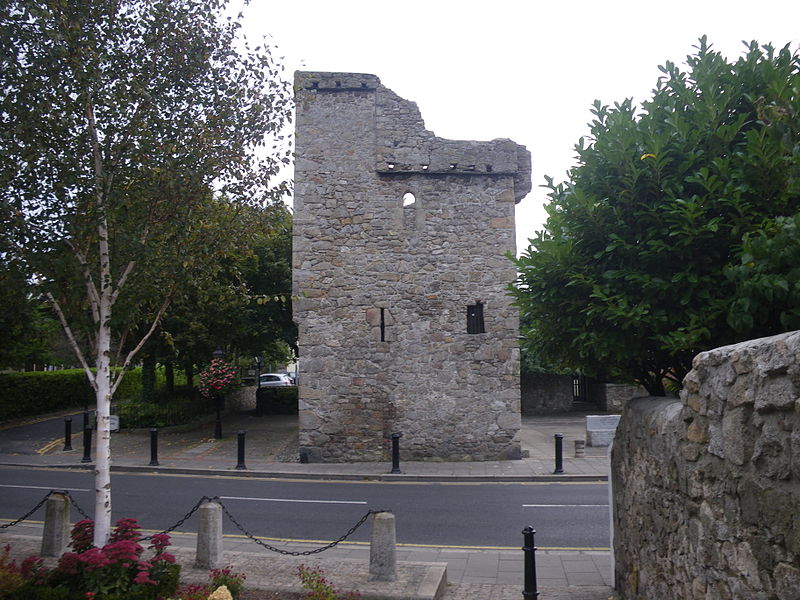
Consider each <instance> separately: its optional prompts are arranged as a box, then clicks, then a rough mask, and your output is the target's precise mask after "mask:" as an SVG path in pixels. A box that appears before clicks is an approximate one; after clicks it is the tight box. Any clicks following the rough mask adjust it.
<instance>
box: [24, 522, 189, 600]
mask: <svg viewBox="0 0 800 600" xmlns="http://www.w3.org/2000/svg"><path fill="white" fill-rule="evenodd" d="M139 529H140V527H139V525H137V523H136V519H121V520H119V521H117V524H116V526H115V527H114V530H113V532H112V534H111V536H110V539H109V542H108V544H106V545H105V546H103V547H102V548H95V547H93V546H92V536H93V533H94V531H93V530H94V523H93V522H92V521H90V520H88V519H85V520H83V521H79V522H77V523H76V524H75V525H74V526H73V529H72V538H71V543H70V548H71V549H72V552H66V553H64V554H63V555H62V556H61V558H60V559H59V561H58V565H57V566H56V568H55V569H53V570H52V571H49V572H45V571H44V569H43V568H42V566H41V560H40V559H38V558H37V557H35V556H34V557H30V558H28V559H26V561H25V562H24V563H23V564H22V569H21V571H22V575H23V577H25V579H26V580H27V581H26V583H25V585H24V587H25V589H24V590H23V591H24V594H23V596H24V597H25V598H26V600H28V599H31V600H33V599H36V598H39V597H42V598H44V597H47V598H50V597H58V598H63V599H65V600H67V599H68V600H72V599H73V598H74V599H81V600H84V599H90V600H91V599H96V600H123V599H124V600H157V599H159V598H166V597H169V596H171V595H172V594H173V593H174V592H175V590H176V589H177V587H178V581H179V577H180V565H177V564H175V557H174V556H173V555H172V554H169V553H168V552H166V548H167V546H169V536H168V535H166V534H157V535H154V536H153V537H152V538H151V540H150V545H149V550H150V553H151V554H152V555H151V556H150V557H149V558H145V557H144V556H143V555H144V548H143V547H142V545H141V544H139V541H140V540H141V535H140V533H139ZM53 588H56V589H58V590H59V593H57V595H56V596H52V594H53V592H52V589H53ZM47 589H50V590H51V591H50V592H47V591H46V590H47ZM20 597H22V596H20Z"/></svg>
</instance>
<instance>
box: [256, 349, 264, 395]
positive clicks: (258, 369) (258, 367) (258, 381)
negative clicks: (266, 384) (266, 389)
mask: <svg viewBox="0 0 800 600" xmlns="http://www.w3.org/2000/svg"><path fill="white" fill-rule="evenodd" d="M255 360H256V388H257V389H260V388H261V365H262V364H263V363H262V362H261V357H260V356H256V359H255Z"/></svg>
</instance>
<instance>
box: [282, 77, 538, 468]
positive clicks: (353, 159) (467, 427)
mask: <svg viewBox="0 0 800 600" xmlns="http://www.w3.org/2000/svg"><path fill="white" fill-rule="evenodd" d="M296 84H297V85H296V90H297V92H296V105H297V119H296V155H297V159H296V164H295V198H294V209H295V220H294V238H293V277H294V280H293V286H294V295H295V296H297V297H298V299H297V301H296V302H295V303H294V310H295V320H296V321H297V323H298V330H299V346H300V369H301V378H300V381H301V385H300V449H301V452H302V453H305V454H306V456H307V457H308V459H309V460H311V461H350V460H382V459H386V457H387V456H388V450H389V435H390V434H391V432H394V431H402V432H403V433H404V437H403V441H402V444H401V448H402V455H403V456H404V457H405V458H414V459H432V460H436V459H439V460H492V459H498V458H513V457H519V455H520V448H519V442H518V440H517V437H516V436H517V431H518V429H519V425H520V407H519V403H520V401H519V349H518V346H517V336H518V317H517V312H516V310H515V309H514V308H513V307H512V306H511V303H510V299H509V297H508V295H507V293H506V286H507V284H508V283H509V282H511V281H513V280H514V278H515V270H514V266H513V264H512V263H511V261H509V260H508V259H507V258H506V253H508V252H511V253H514V251H515V233H514V205H515V202H517V201H518V200H519V199H521V198H522V197H523V196H524V195H525V194H526V193H527V192H528V191H529V190H530V154H529V153H528V151H527V150H526V149H525V148H524V147H523V146H520V145H518V144H516V143H514V142H513V141H511V140H493V141H490V142H474V141H453V140H445V139H442V138H439V137H436V136H435V135H434V134H433V133H432V132H431V131H428V130H427V129H426V128H425V124H424V122H423V120H422V117H421V115H420V111H419V109H418V108H417V105H416V104H414V103H413V102H410V101H408V100H405V99H403V98H401V97H400V96H398V95H397V94H395V93H394V92H392V91H391V90H389V89H388V88H386V87H385V86H383V85H381V84H380V80H379V79H378V78H377V77H375V76H374V75H366V74H358V73H302V72H299V73H297V74H296Z"/></svg>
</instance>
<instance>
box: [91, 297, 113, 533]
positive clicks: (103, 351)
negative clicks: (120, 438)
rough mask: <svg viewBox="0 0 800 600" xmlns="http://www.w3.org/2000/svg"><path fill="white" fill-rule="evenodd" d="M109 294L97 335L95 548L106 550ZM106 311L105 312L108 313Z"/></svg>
mask: <svg viewBox="0 0 800 600" xmlns="http://www.w3.org/2000/svg"><path fill="white" fill-rule="evenodd" d="M108 295H109V294H108V293H105V292H104V293H102V294H101V309H100V314H101V319H102V321H101V324H100V327H99V328H98V336H97V362H96V366H97V374H96V375H95V380H96V382H97V387H96V390H95V394H96V398H97V432H96V436H95V459H94V465H95V467H94V488H95V489H94V492H95V495H94V545H95V546H97V547H98V548H102V547H103V546H104V545H105V544H106V543H107V542H108V536H109V533H110V532H111V432H110V429H109V425H110V423H109V422H110V419H109V414H110V412H111V369H110V363H111V359H110V356H111V327H110V325H109V323H108V319H109V318H110V317H111V310H110V308H111V307H110V306H106V307H103V306H102V305H103V304H106V305H107V304H108ZM104 309H105V310H104Z"/></svg>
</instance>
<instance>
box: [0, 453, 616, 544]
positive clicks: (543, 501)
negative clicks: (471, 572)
mask: <svg viewBox="0 0 800 600" xmlns="http://www.w3.org/2000/svg"><path fill="white" fill-rule="evenodd" d="M50 489H68V490H69V491H70V493H71V495H72V496H73V498H74V499H75V500H76V502H77V503H78V504H79V505H80V506H81V507H82V508H83V509H84V510H85V511H86V512H88V513H89V514H90V515H91V514H92V512H93V498H94V491H93V490H94V487H93V475H92V474H91V473H88V472H85V471H64V470H55V469H53V470H47V469H23V468H16V467H0V519H9V520H10V519H15V518H17V517H19V516H21V515H23V514H25V513H26V512H27V511H28V510H30V509H31V508H32V507H33V506H34V505H35V504H36V503H37V502H38V501H39V500H40V499H41V498H42V496H43V495H44V494H46V493H47V491H48V490H50ZM202 496H220V498H221V499H222V502H223V503H224V505H225V506H226V507H227V508H228V510H229V511H230V512H231V513H232V514H233V516H234V517H235V518H236V519H237V520H238V521H239V522H240V523H241V524H242V525H243V526H244V527H245V528H246V529H247V530H248V531H249V532H250V533H252V534H253V535H258V536H265V537H271V538H284V539H294V540H333V539H336V538H338V537H339V536H340V535H342V534H343V533H345V532H346V531H347V530H348V529H349V528H350V527H351V526H352V525H353V524H354V523H355V522H356V521H358V520H359V518H360V517H361V516H362V515H363V514H364V513H365V512H366V511H367V510H369V509H376V510H377V509H387V510H392V511H393V512H394V514H395V516H396V518H397V541H398V542H399V543H407V544H415V545H434V546H478V547H513V548H518V547H519V546H520V545H521V544H522V535H521V530H522V529H523V527H525V526H528V525H531V526H533V527H534V528H535V529H536V531H537V535H536V544H537V546H539V547H540V548H607V547H608V546H609V525H608V520H609V516H608V515H609V509H608V491H607V486H606V484H605V483H416V482H415V483H407V482H402V483H401V482H391V483H390V482H330V481H296V480H284V479H280V480H279V479H257V478H248V477H234V476H218V477H217V476H203V477H198V476H180V475H167V474H133V473H131V474H123V473H119V474H113V475H112V503H113V519H114V520H116V519H119V518H123V517H135V518H136V519H137V520H138V521H139V523H140V525H141V526H142V527H143V528H145V529H151V530H162V529H166V528H168V527H170V526H172V525H173V524H174V523H175V522H177V521H178V520H179V519H180V518H182V517H183V516H184V515H185V513H186V512H187V511H188V510H189V509H190V508H191V507H192V506H193V505H194V504H195V503H196V502H197V501H198V500H199V499H200V498H201V497H202ZM43 515H44V513H43V511H40V512H38V513H37V514H36V515H34V516H32V517H31V519H39V520H41V519H43V518H44V516H43ZM72 518H73V520H77V519H78V518H79V515H78V513H77V511H75V509H74V508H73V512H72ZM195 527H196V518H191V519H189V520H187V522H186V523H185V524H184V525H183V526H181V527H180V530H181V531H194V530H195ZM224 532H225V533H231V534H232V533H241V532H240V531H238V530H237V529H236V527H235V526H234V525H233V524H232V523H231V522H230V521H228V520H227V519H225V521H224ZM368 535H369V528H362V529H360V530H359V531H358V532H356V535H355V536H354V537H353V538H352V539H354V540H359V541H367V540H368Z"/></svg>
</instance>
